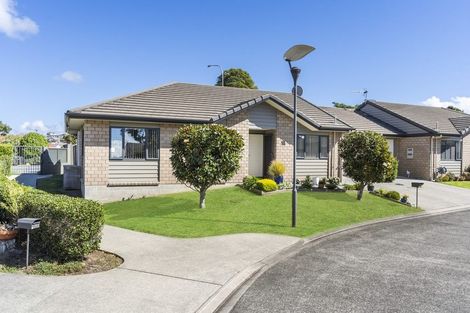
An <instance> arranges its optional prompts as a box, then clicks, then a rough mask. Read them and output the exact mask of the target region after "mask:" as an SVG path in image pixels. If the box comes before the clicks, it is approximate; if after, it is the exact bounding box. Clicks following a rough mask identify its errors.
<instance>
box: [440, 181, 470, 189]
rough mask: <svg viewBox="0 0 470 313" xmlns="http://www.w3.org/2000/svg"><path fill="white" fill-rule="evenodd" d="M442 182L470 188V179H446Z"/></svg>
mask: <svg viewBox="0 0 470 313" xmlns="http://www.w3.org/2000/svg"><path fill="white" fill-rule="evenodd" d="M442 183H443V184H446V185H450V186H455V187H462V188H468V189H470V181H446V182H442Z"/></svg>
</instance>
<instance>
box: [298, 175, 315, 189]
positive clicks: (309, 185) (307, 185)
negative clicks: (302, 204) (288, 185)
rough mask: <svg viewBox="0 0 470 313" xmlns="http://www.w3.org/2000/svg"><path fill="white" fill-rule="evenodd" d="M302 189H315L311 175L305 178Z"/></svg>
mask: <svg viewBox="0 0 470 313" xmlns="http://www.w3.org/2000/svg"><path fill="white" fill-rule="evenodd" d="M300 188H302V189H307V190H310V189H312V188H313V180H312V178H311V177H310V176H309V175H307V176H305V179H304V180H303V181H302V184H301V185H300Z"/></svg>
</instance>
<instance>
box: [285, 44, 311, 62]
mask: <svg viewBox="0 0 470 313" xmlns="http://www.w3.org/2000/svg"><path fill="white" fill-rule="evenodd" d="M313 50H315V48H314V47H312V46H309V45H295V46H292V47H291V48H289V50H287V51H286V53H284V60H286V61H297V60H300V59H302V58H303V57H304V56H306V55H307V54H309V53H310V52H312V51H313Z"/></svg>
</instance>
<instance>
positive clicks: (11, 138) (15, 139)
mask: <svg viewBox="0 0 470 313" xmlns="http://www.w3.org/2000/svg"><path fill="white" fill-rule="evenodd" d="M22 137H23V136H22V135H13V134H8V135H5V136H0V143H9V144H11V145H13V146H19V145H20V140H21V138H22Z"/></svg>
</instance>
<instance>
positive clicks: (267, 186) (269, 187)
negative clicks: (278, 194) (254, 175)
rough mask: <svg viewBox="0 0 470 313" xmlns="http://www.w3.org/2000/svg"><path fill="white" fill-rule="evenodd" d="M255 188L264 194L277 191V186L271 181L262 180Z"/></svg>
mask: <svg viewBox="0 0 470 313" xmlns="http://www.w3.org/2000/svg"><path fill="white" fill-rule="evenodd" d="M256 188H257V189H259V190H262V191H266V192H269V191H275V190H277V184H276V182H275V181H274V180H272V179H267V178H264V179H260V180H258V181H257V182H256Z"/></svg>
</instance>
